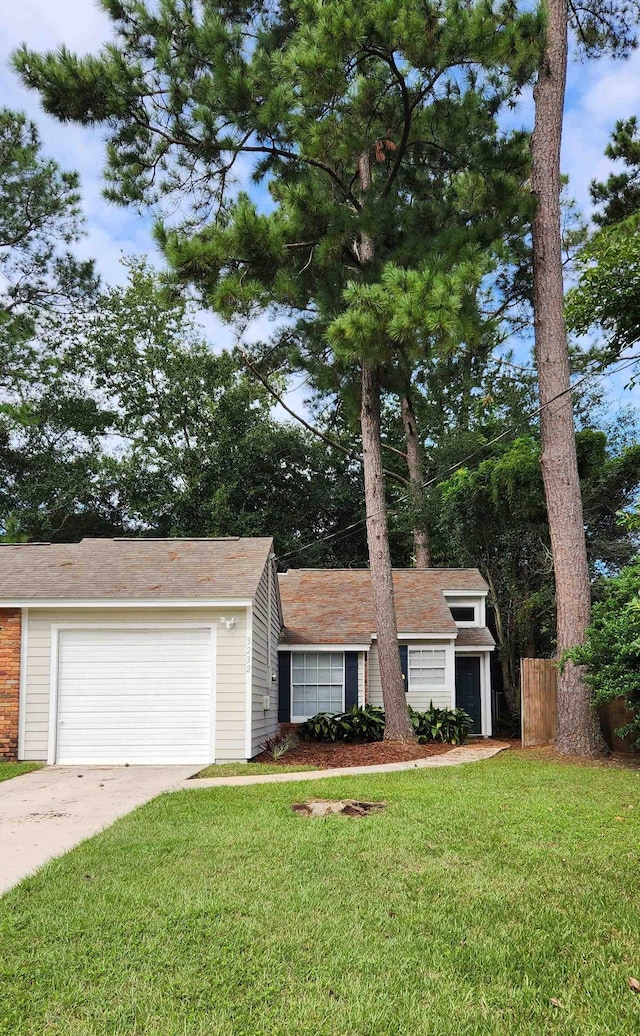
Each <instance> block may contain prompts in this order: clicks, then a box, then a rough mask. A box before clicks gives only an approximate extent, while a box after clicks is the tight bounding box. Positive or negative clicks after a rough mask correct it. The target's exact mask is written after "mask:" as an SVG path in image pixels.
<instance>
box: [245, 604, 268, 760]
mask: <svg viewBox="0 0 640 1036" xmlns="http://www.w3.org/2000/svg"><path fill="white" fill-rule="evenodd" d="M246 626H247V634H246V642H245V685H244V695H245V697H244V754H245V757H246V758H247V759H251V756H252V755H253V752H252V741H253V736H252V735H253V722H252V720H253V608H247V620H246ZM270 632H271V631H270V630H269V633H270Z"/></svg>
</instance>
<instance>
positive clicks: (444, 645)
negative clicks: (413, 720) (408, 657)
mask: <svg viewBox="0 0 640 1036" xmlns="http://www.w3.org/2000/svg"><path fill="white" fill-rule="evenodd" d="M408 647H409V650H411V648H412V647H424V648H435V649H436V650H442V649H444V650H445V651H446V662H445V682H444V684H443V685H442V686H439V687H428V688H426V689H424V688H421V689H420V690H416V689H412V688H411V686H409V692H408V694H407V702H408V704H409V705H411V707H412V708H414V709H416V710H417V711H419V712H422V711H424V709H428V708H429V703H430V702H433V704H434V705H436V706H437V707H438V708H441V709H443V708H446V709H452V708H455V700H456V686H455V684H456V674H455V657H454V650H453V641H452V640H442V641H440V640H424V641H421V640H412V641H410V642H409V643H408ZM369 701H370V702H371V704H372V705H379V706H380V707H382V685H381V683H380V665H379V662H378V645H377V644H376V643H375V642H374V643H373V644H372V645H371V651H370V652H369Z"/></svg>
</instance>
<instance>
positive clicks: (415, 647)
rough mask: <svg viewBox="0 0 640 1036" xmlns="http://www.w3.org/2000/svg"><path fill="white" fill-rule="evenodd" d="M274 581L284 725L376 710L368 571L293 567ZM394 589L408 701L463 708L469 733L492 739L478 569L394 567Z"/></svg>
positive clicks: (378, 694)
mask: <svg viewBox="0 0 640 1036" xmlns="http://www.w3.org/2000/svg"><path fill="white" fill-rule="evenodd" d="M278 581H279V586H280V599H281V602H282V614H283V619H284V628H283V630H282V633H281V635H280V646H279V648H278V652H279V663H280V664H279V669H280V675H279V684H280V693H279V719H280V721H281V722H285V721H287V722H292V723H300V722H303V721H304V720H305V719H307V718H308V717H309V716H313V715H314V714H315V713H317V712H340V711H342V710H343V709H344V708H349V707H350V706H351V705H355V704H356V703H357V704H360V705H363V704H364V703H365V702H370V703H371V704H372V705H380V706H382V686H381V683H380V666H379V664H378V647H377V643H376V632H375V619H374V610H373V594H372V590H371V578H370V574H369V571H368V569H290V570H289V571H288V572H286V573H285V574H281V575H280V576H279V577H278ZM393 589H394V598H395V606H396V619H397V625H398V642H399V650H400V662H401V666H402V672H403V676H404V680H405V689H406V692H407V702H408V703H409V705H411V706H412V708H414V709H416V710H419V711H421V710H424V709H427V708H428V707H429V704H430V703H431V702H433V704H434V705H437V706H439V707H441V708H455V707H456V706H460V707H461V708H464V709H465V710H466V711H467V712H468V713H469V715H470V716H471V718H472V719H473V721H474V726H473V733H475V734H482V735H484V736H485V737H487V736H489V735H490V734H491V670H490V665H489V659H490V652H491V651H493V649H494V647H495V642H494V640H493V637H492V635H491V633H490V631H489V630H488V629H487V627H486V609H485V602H486V597H487V593H488V588H487V584H486V583H485V581H484V579H483V578H482V576H481V575H480V573H479V572H478V571H477V569H438V568H428V569H415V568H407V569H394V571H393Z"/></svg>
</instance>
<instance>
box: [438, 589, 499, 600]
mask: <svg viewBox="0 0 640 1036" xmlns="http://www.w3.org/2000/svg"><path fill="white" fill-rule="evenodd" d="M442 593H443V595H444V598H445V600H446V599H447V598H448V597H487V596H488V595H489V591H488V590H443V591H442Z"/></svg>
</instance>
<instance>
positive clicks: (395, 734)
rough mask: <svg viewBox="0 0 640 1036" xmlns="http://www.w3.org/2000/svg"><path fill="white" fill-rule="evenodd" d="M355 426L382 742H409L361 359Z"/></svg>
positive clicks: (364, 160)
mask: <svg viewBox="0 0 640 1036" xmlns="http://www.w3.org/2000/svg"><path fill="white" fill-rule="evenodd" d="M358 173H359V178H360V187H361V188H362V191H363V193H365V192H366V191H368V190H369V188H370V187H371V158H370V156H369V154H368V153H367V152H363V154H362V155H361V156H360V160H359V163H358ZM374 254H375V251H374V242H373V238H372V237H371V235H370V234H366V233H363V234H361V236H360V262H361V263H362V264H363V265H365V264H367V263H370V262H372V261H373V257H374ZM360 424H361V427H362V460H363V464H362V468H363V475H364V501H365V510H366V515H367V545H368V548H369V568H370V571H371V587H372V590H373V609H374V615H375V621H376V634H377V638H378V659H379V665H380V682H381V684H382V701H383V704H384V713H385V724H384V739H385V741H413V740H414V739H415V735H414V732H413V725H412V723H411V720H410V719H409V710H408V708H407V695H406V692H405V687H404V680H403V678H402V669H401V666H400V651H399V650H398V626H397V623H396V607H395V601H394V597H393V570H392V568H391V551H390V550H389V526H388V522H387V502H386V499H385V493H384V474H383V471H382V434H381V429H380V379H379V376H378V371H377V367H376V365H375V364H370V363H368V362H367V360H366V359H363V360H362V401H361V405H360Z"/></svg>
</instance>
